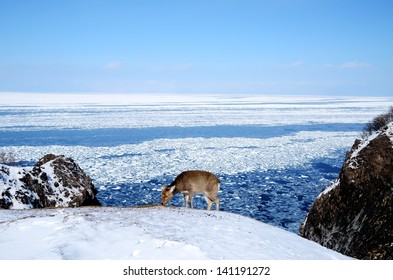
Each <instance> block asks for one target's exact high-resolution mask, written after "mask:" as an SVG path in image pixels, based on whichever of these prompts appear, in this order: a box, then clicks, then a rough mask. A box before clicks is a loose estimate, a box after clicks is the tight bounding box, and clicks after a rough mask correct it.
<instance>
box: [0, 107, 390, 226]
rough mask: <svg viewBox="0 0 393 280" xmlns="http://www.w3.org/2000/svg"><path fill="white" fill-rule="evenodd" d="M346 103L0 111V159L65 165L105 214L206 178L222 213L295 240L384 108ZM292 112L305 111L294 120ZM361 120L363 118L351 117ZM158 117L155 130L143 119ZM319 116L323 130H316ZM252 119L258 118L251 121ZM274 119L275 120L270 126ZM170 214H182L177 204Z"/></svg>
mask: <svg viewBox="0 0 393 280" xmlns="http://www.w3.org/2000/svg"><path fill="white" fill-rule="evenodd" d="M348 104H349V105H348ZM351 104H352V103H351V102H349V103H345V102H344V103H343V105H342V107H339V106H341V105H337V104H333V105H332V106H334V110H332V111H331V115H329V114H328V113H329V110H327V109H326V108H324V107H322V108H323V110H321V111H318V110H316V107H315V106H318V104H315V103H312V102H308V103H307V102H297V103H294V105H293V106H295V108H289V109H285V108H284V109H283V108H278V109H275V107H274V106H273V107H268V108H267V109H266V106H269V104H266V103H265V104H262V105H261V108H259V109H258V110H256V109H255V108H254V107H253V110H251V111H250V110H249V108H245V109H244V108H243V107H241V108H240V109H239V108H237V107H234V108H232V107H231V108H229V109H228V108H227V107H222V108H221V107H220V106H219V105H217V106H218V107H214V108H202V109H201V108H197V109H195V110H194V109H193V108H196V107H192V106H191V107H184V105H181V106H179V107H176V106H173V105H171V106H172V107H174V108H175V109H176V110H175V109H173V108H172V107H171V108H172V110H171V111H170V112H169V113H168V110H166V108H161V107H154V106H153V107H151V110H150V109H149V107H144V109H143V110H141V109H140V108H139V107H132V106H131V107H126V108H120V109H119V107H112V106H104V105H100V106H95V107H94V106H93V107H92V106H89V107H88V109H87V108H86V107H83V106H81V107H76V108H72V109H70V108H69V107H64V108H61V107H60V108H57V109H56V110H55V111H53V110H49V109H48V108H47V107H44V108H37V107H22V108H21V107H20V106H19V107H12V106H7V107H1V106H0V115H2V116H3V119H4V120H5V122H6V123H3V124H2V125H0V151H11V152H13V153H14V154H16V155H17V158H18V160H19V164H21V165H31V164H34V162H35V161H36V160H37V159H39V158H40V157H41V156H43V155H44V154H45V153H50V152H52V153H63V154H65V155H67V156H70V157H73V158H74V159H75V160H76V161H77V163H78V164H80V165H81V167H82V168H83V169H84V170H85V171H86V172H87V173H88V174H89V175H90V176H91V177H92V179H93V182H94V184H95V185H96V187H97V188H98V190H99V193H98V199H99V200H100V201H101V203H102V204H103V205H105V206H121V207H132V206H139V205H148V204H154V203H160V197H161V196H160V192H161V188H162V185H163V184H164V183H165V184H169V183H171V182H172V180H174V178H175V177H176V175H177V174H178V173H179V172H180V171H182V170H186V169H190V168H193V169H194V168H195V169H208V171H212V172H214V173H215V174H216V175H217V176H218V177H219V179H220V181H221V190H220V193H219V197H220V210H222V211H228V212H233V213H237V214H240V215H244V216H248V217H251V218H254V219H257V220H260V221H263V222H266V223H269V224H272V225H275V226H279V227H281V228H284V229H287V230H289V231H292V232H296V233H297V232H298V230H299V226H300V223H301V222H302V221H303V220H304V218H305V217H306V214H307V212H308V211H309V209H310V207H311V205H312V203H313V201H314V200H315V198H316V197H317V196H318V194H319V193H320V192H321V191H322V190H323V189H324V188H326V187H327V186H328V185H329V184H331V183H332V181H333V180H335V179H336V178H337V176H338V173H339V171H340V168H341V166H342V164H343V160H344V158H345V153H346V151H347V150H348V149H349V148H350V147H351V145H352V144H353V141H354V140H355V138H356V137H357V136H358V135H360V131H361V130H362V127H363V125H364V122H365V121H364V120H365V119H367V118H368V115H373V114H376V113H375V112H379V111H381V108H382V107H383V106H382V107H381V106H377V107H371V110H370V108H368V107H367V106H363V107H360V109H359V106H354V107H351V106H352V105H351ZM274 105H275V106H276V104H274ZM299 105H301V106H306V107H305V108H303V107H302V110H303V111H302V112H300V113H299V112H298V111H296V110H298V108H297V107H296V106H299ZM242 106H244V104H242ZM253 106H254V105H253ZM285 106H289V105H288V104H285ZM307 106H310V107H309V108H307ZM324 106H325V105H324ZM317 109H318V108H317ZM201 110H202V111H201ZM307 110H308V111H307ZM359 110H360V111H361V112H359ZM53 112H54V113H53ZM152 112H154V114H152ZM223 112H225V116H224V118H223V116H222V114H223ZM250 112H251V113H250ZM266 112H268V113H266ZM285 112H287V115H285V114H286V113H285ZM327 112H328V113H327ZM366 112H367V114H368V115H367V114H366V117H357V116H360V115H362V114H365V113H366ZM243 113H244V118H243V119H242V114H243ZM254 113H255V114H259V115H257V116H255V115H254ZM157 114H158V115H159V116H158V117H156V118H157V121H156V122H157V125H154V122H153V124H152V122H151V121H150V118H151V117H152V116H153V115H154V116H156V115H157ZM190 115H191V116H190ZM311 115H312V116H311ZM161 116H162V119H165V125H162V124H161V123H160V122H159V121H160V119H161ZM292 116H293V117H294V118H297V119H296V120H295V121H292ZM308 116H311V117H310V119H312V120H316V121H311V120H310V119H308ZM326 116H329V118H331V121H329V120H328V121H321V120H324V117H326ZM354 116H355V117H354ZM130 117H133V118H135V119H136V120H137V121H136V122H137V124H138V125H134V123H131V122H130V121H129V119H130ZM258 117H260V119H263V118H265V119H264V121H262V122H259V121H258V120H259V118H258ZM269 117H270V118H271V120H272V121H270V119H269ZM277 117H279V118H283V121H280V122H278V121H275V118H277ZM126 118H127V121H126V120H125V119H126ZM266 118H267V119H266ZM184 119H186V121H187V122H186V123H184V122H183V120H184ZM81 120H82V121H83V122H82V124H80V125H78V121H81ZM100 120H102V121H100ZM218 120H219V121H218ZM318 120H319V121H318ZM48 124H50V125H48ZM76 124H77V125H76ZM325 138H326V139H325ZM170 205H173V206H182V205H183V198H182V196H181V195H177V196H175V197H174V199H173V200H172V201H171V202H170ZM194 207H196V208H205V207H206V202H205V200H204V198H203V196H202V195H196V197H195V199H194Z"/></svg>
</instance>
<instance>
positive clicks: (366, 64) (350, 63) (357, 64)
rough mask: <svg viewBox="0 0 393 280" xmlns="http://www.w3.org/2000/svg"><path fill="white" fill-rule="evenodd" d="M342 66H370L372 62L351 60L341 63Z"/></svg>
mask: <svg viewBox="0 0 393 280" xmlns="http://www.w3.org/2000/svg"><path fill="white" fill-rule="evenodd" d="M340 66H341V68H346V69H359V68H368V67H370V64H368V63H363V62H357V61H349V62H345V63H343V64H341V65H340Z"/></svg>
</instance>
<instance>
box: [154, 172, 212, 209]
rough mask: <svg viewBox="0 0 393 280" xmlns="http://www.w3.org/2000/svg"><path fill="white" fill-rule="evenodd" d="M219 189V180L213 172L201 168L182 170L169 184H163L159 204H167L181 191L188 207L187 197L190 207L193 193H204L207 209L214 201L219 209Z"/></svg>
mask: <svg viewBox="0 0 393 280" xmlns="http://www.w3.org/2000/svg"><path fill="white" fill-rule="evenodd" d="M219 189H220V180H219V179H218V178H217V177H216V176H215V175H214V174H213V173H210V172H208V171H201V170H189V171H184V172H182V173H180V174H179V175H178V176H177V177H176V179H175V180H174V181H173V182H172V183H171V184H170V185H169V186H166V185H165V184H164V185H163V188H162V194H161V197H162V202H161V204H162V205H165V204H167V203H168V202H169V201H170V200H171V199H172V197H173V196H174V195H175V194H177V193H181V194H183V196H184V206H185V207H186V208H188V199H190V208H193V204H192V200H193V198H194V194H204V195H205V199H206V202H207V210H210V208H211V206H212V204H213V202H214V203H215V204H216V210H217V211H218V210H219V209H220V206H219V202H220V200H219V199H218V196H217V192H218V191H219Z"/></svg>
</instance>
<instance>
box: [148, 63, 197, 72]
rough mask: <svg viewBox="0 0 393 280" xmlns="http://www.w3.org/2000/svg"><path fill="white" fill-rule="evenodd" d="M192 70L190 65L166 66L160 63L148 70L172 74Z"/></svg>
mask: <svg viewBox="0 0 393 280" xmlns="http://www.w3.org/2000/svg"><path fill="white" fill-rule="evenodd" d="M192 68H193V65H192V64H190V63H183V64H167V63H162V64H159V65H154V66H152V67H150V70H152V71H157V72H174V71H188V70H190V69H192Z"/></svg>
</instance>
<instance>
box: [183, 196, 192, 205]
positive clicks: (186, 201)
mask: <svg viewBox="0 0 393 280" xmlns="http://www.w3.org/2000/svg"><path fill="white" fill-rule="evenodd" d="M183 196H184V206H185V207H186V208H188V197H189V196H188V194H184V195H183ZM191 205H192V204H191ZM191 208H192V207H191Z"/></svg>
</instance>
